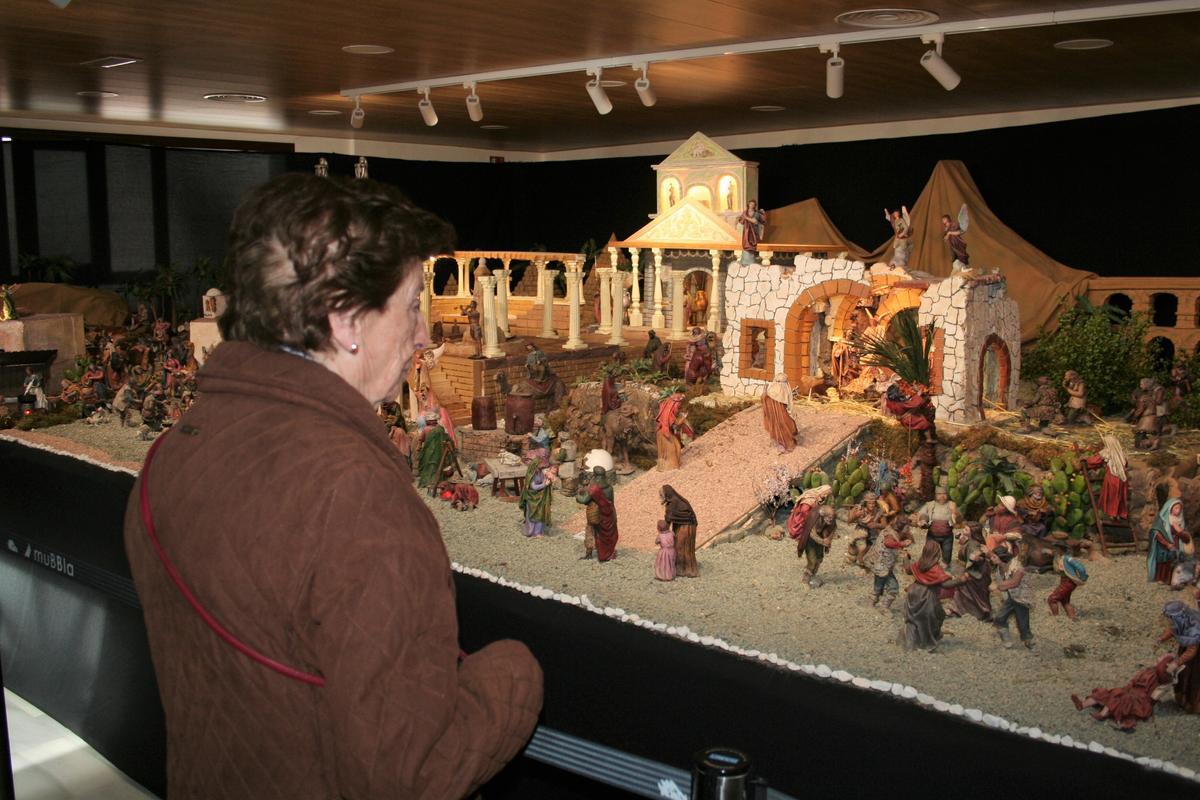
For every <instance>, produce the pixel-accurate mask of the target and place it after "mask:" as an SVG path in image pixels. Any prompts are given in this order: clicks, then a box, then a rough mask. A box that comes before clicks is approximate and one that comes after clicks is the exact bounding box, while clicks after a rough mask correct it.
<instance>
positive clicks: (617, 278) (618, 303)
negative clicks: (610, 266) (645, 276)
mask: <svg viewBox="0 0 1200 800" xmlns="http://www.w3.org/2000/svg"><path fill="white" fill-rule="evenodd" d="M610 283H611V284H612V290H611V291H612V303H613V314H612V336H609V337H608V343H609V344H615V345H617V346H620V345H624V344H628V342H626V341H625V339H624V337H622V336H621V331H622V330H623V329H624V327H625V308H624V306H625V302H624V301H625V273H624V272H621V271H620V270H616V269H614V270H613V271H612V281H611V282H610Z"/></svg>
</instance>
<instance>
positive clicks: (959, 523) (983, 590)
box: [786, 439, 1200, 730]
mask: <svg viewBox="0 0 1200 800" xmlns="http://www.w3.org/2000/svg"><path fill="white" fill-rule="evenodd" d="M1114 444H1115V439H1113V440H1111V441H1110V442H1108V443H1106V448H1107V449H1106V451H1105V452H1103V454H1102V455H1097V456H1093V457H1092V458H1090V459H1087V460H1086V462H1085V463H1086V464H1087V465H1088V466H1089V467H1090V468H1093V469H1096V468H1104V469H1105V470H1106V474H1105V478H1106V483H1105V487H1106V489H1108V491H1109V493H1111V494H1112V495H1114V496H1120V497H1123V496H1124V493H1125V488H1126V487H1125V485H1124V474H1123V470H1124V462H1123V460H1121V455H1122V454H1120V453H1119V451H1118V452H1113V451H1112V449H1111V448H1112V446H1113V445H1114ZM1117 447H1119V445H1117ZM1106 457H1107V458H1108V459H1109V460H1108V461H1106V460H1105V458H1106ZM1114 473H1115V474H1114ZM1118 475H1120V477H1118ZM831 495H832V490H831V488H830V487H829V486H818V487H816V488H813V489H808V490H807V491H805V492H803V493H802V494H801V495H800V496H799V498H798V499H797V500H796V501H795V505H794V507H793V509H792V512H791V514H790V515H789V517H788V520H787V525H786V531H787V534H788V535H789V536H790V537H791V538H792V539H793V540H794V541H795V542H796V548H797V556H799V557H801V558H803V559H804V567H803V579H804V580H805V581H806V582H807V583H808V584H809V586H811V587H813V588H816V587H819V586H820V585H821V579H820V578H819V577H818V571H819V570H820V567H821V563H822V561H823V560H824V558H825V556H826V555H827V554H828V553H829V550H830V548H831V546H832V543H833V539H834V537H835V536H836V534H837V519H836V517H835V514H834V508H833V506H832V505H830V504H829V501H830V499H831ZM1105 501H1107V502H1108V507H1109V508H1111V509H1112V510H1113V511H1114V512H1117V513H1119V509H1118V508H1117V507H1116V506H1115V505H1114V504H1113V502H1112V500H1111V498H1109V497H1106V498H1105ZM910 507H911V506H910ZM902 509H903V499H902V498H901V496H899V495H898V494H897V492H896V491H895V489H894V487H893V486H890V485H884V486H883V487H881V490H880V492H879V493H876V492H870V491H869V492H867V493H866V494H864V495H863V498H862V500H861V502H860V503H859V504H858V505H857V506H855V507H853V508H852V509H851V510H850V511H849V513H848V514H847V521H848V522H849V523H850V524H852V525H853V526H854V527H855V528H856V533H855V535H854V536H853V537H852V538H851V542H850V544H849V547H848V548H847V554H846V558H847V560H848V561H849V562H850V563H851V564H853V565H856V566H858V567H859V568H860V569H861V570H862V572H863V573H864V575H866V576H868V577H869V578H870V579H871V584H870V585H871V589H870V593H869V596H870V603H871V605H872V606H874V607H876V608H878V609H879V610H880V611H881V612H882V613H888V612H889V611H890V610H891V608H892V605H893V603H895V601H896V600H897V599H898V597H899V595H900V582H899V580H898V578H897V575H896V571H897V567H900V568H901V572H902V573H903V574H904V575H906V576H907V577H910V578H911V583H910V584H909V585H908V586H907V588H906V589H905V592H904V601H903V604H902V606H901V611H902V617H903V624H902V627H901V629H900V632H899V636H898V640H899V643H900V644H901V645H902V646H904V647H905V648H906V649H909V650H911V649H924V650H928V651H931V652H932V651H935V650H936V649H937V647H938V645H939V644H940V642H941V640H942V625H943V622H944V621H945V619H946V617H947V616H948V615H949V616H955V617H967V616H970V617H974V618H975V619H977V620H979V621H980V622H983V623H988V624H991V625H993V626H995V629H996V632H997V634H998V636H999V638H1000V640H1001V642H1002V643H1003V645H1004V647H1006V648H1011V647H1013V646H1014V644H1015V642H1014V640H1013V638H1012V634H1011V631H1010V621H1011V620H1014V619H1015V621H1016V628H1017V634H1018V637H1019V639H1020V641H1021V642H1022V643H1023V644H1024V645H1025V646H1026V647H1028V648H1030V649H1032V648H1033V647H1034V635H1033V629H1032V624H1031V617H1032V612H1033V608H1034V606H1035V605H1036V603H1037V597H1036V596H1035V592H1034V588H1033V585H1032V582H1031V580H1030V578H1031V575H1032V574H1033V573H1034V571H1035V570H1036V569H1037V567H1036V566H1034V565H1033V564H1032V563H1030V561H1032V560H1036V559H1035V558H1031V556H1035V555H1037V554H1038V553H1039V552H1040V553H1043V554H1044V553H1045V552H1046V550H1047V549H1049V551H1050V552H1052V553H1053V556H1052V560H1051V561H1050V564H1049V565H1048V566H1049V568H1050V569H1052V570H1053V571H1054V572H1055V573H1056V574H1057V576H1058V578H1059V582H1058V585H1057V586H1056V587H1055V588H1054V590H1053V591H1051V592H1050V594H1049V595H1048V596H1047V597H1046V598H1045V599H1044V602H1045V604H1046V606H1047V608H1048V609H1049V611H1050V613H1051V614H1053V615H1055V616H1057V615H1058V614H1059V612H1060V611H1065V612H1066V615H1067V616H1068V617H1069V618H1070V619H1071V620H1072V621H1074V620H1076V619H1077V617H1078V610H1077V609H1076V606H1075V603H1074V594H1075V592H1076V590H1077V589H1078V588H1079V587H1081V586H1083V585H1085V584H1086V583H1087V580H1088V574H1087V569H1086V568H1085V567H1084V565H1083V563H1082V562H1081V561H1080V560H1079V559H1077V558H1076V557H1074V556H1073V555H1071V553H1070V548H1069V547H1068V544H1067V543H1066V542H1064V541H1060V540H1054V539H1053V538H1050V537H1048V536H1047V532H1046V522H1047V520H1048V519H1049V518H1050V517H1052V511H1051V510H1050V508H1049V505H1048V504H1047V503H1046V500H1045V498H1044V496H1043V495H1042V492H1041V490H1040V487H1037V486H1036V485H1035V486H1034V487H1032V488H1031V490H1030V492H1029V493H1028V494H1027V496H1026V497H1024V498H1022V499H1021V500H1020V501H1017V500H1015V499H1014V498H1013V497H1010V496H1003V497H1001V498H1000V502H999V503H998V504H997V505H996V506H995V507H994V508H991V509H988V510H987V511H986V512H985V514H984V515H983V516H982V517H981V518H980V519H979V520H965V519H964V518H963V515H962V514H961V512H960V510H959V508H958V507H957V505H956V504H955V503H954V501H952V500H951V499H950V498H949V495H948V492H947V490H946V488H945V487H944V486H939V487H938V488H937V490H936V492H935V496H934V499H933V500H931V501H929V502H926V503H924V504H923V505H921V506H920V507H919V508H916V510H915V511H914V512H912V513H904V511H903V510H902ZM913 528H924V529H925V531H926V535H925V541H924V545H923V547H922V549H921V551H920V555H919V556H918V557H917V558H916V559H915V561H914V559H913V558H912V554H911V551H910V548H911V547H912V546H913V543H914V536H913V533H912V530H913ZM956 542H957V545H958V546H957V551H956V549H955V546H954V545H955V543H956ZM1147 559H1148V579H1149V580H1150V581H1158V582H1160V583H1164V584H1167V585H1170V586H1172V587H1173V588H1176V589H1181V588H1183V587H1185V586H1188V585H1194V584H1195V583H1196V578H1197V572H1198V569H1197V561H1196V557H1195V552H1194V543H1193V537H1192V535H1191V533H1190V532H1189V531H1188V528H1187V526H1186V524H1185V521H1184V516H1183V502H1182V500H1181V499H1180V498H1179V497H1171V498H1169V499H1168V500H1167V501H1166V502H1165V503H1164V504H1163V506H1162V509H1161V510H1160V512H1159V514H1158V517H1157V519H1156V521H1155V523H1154V525H1153V526H1152V528H1151V531H1150V548H1149V554H1148V557H1147ZM994 595H997V596H998V597H999V600H1000V602H999V604H998V605H997V604H995V603H994V602H993V596H994ZM1197 597H1198V598H1200V592H1198V593H1197ZM1163 614H1164V616H1165V618H1166V620H1167V622H1168V630H1167V632H1166V633H1164V634H1163V636H1162V637H1161V638H1160V639H1159V641H1160V642H1162V641H1168V640H1170V639H1172V638H1173V639H1175V640H1176V642H1177V644H1178V649H1177V652H1176V653H1175V655H1174V656H1164V657H1163V658H1162V659H1160V660H1159V661H1158V663H1157V664H1156V665H1155V666H1154V667H1151V668H1147V669H1145V670H1142V671H1141V672H1139V673H1138V674H1137V675H1136V676H1134V678H1133V680H1132V681H1131V682H1130V683H1129V684H1127V685H1126V686H1124V687H1120V688H1116V689H1094V690H1093V691H1092V692H1091V693H1090V694H1089V695H1088V696H1087V697H1086V698H1085V699H1080V698H1078V697H1075V696H1073V701H1074V702H1075V704H1076V706H1077V707H1078V708H1081V709H1082V708H1086V707H1095V708H1096V711H1095V713H1094V716H1095V717H1096V719H1098V720H1112V722H1113V723H1114V724H1116V725H1117V726H1118V727H1120V728H1121V729H1124V730H1132V729H1133V727H1134V726H1135V725H1136V724H1137V722H1138V721H1139V720H1145V719H1148V718H1149V717H1150V715H1151V714H1152V712H1153V704H1154V702H1155V701H1157V700H1158V699H1160V698H1162V697H1165V696H1168V695H1170V694H1172V693H1173V694H1174V697H1175V700H1176V702H1177V703H1178V705H1179V706H1180V707H1181V708H1182V709H1184V710H1185V711H1187V712H1189V713H1200V670H1198V669H1197V668H1196V667H1195V657H1196V652H1197V647H1198V645H1200V611H1198V610H1197V609H1195V608H1192V607H1189V606H1187V605H1186V604H1185V603H1182V602H1179V601H1175V602H1171V603H1168V604H1167V605H1166V606H1165V607H1164V609H1163Z"/></svg>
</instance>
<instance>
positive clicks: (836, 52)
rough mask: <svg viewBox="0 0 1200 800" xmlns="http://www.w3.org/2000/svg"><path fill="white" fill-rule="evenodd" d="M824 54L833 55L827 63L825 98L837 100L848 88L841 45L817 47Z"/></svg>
mask: <svg viewBox="0 0 1200 800" xmlns="http://www.w3.org/2000/svg"><path fill="white" fill-rule="evenodd" d="M817 49H819V50H820V51H821V52H822V53H831V54H832V55H830V57H829V60H828V61H826V62H825V96H826V97H828V98H829V99H830V100H837V99H838V98H839V97H841V96H842V92H843V91H844V90H845V88H846V62H845V61H844V60H843V59H842V57H841V55H840V53H841V45H839V44H838V43H837V42H830V43H828V44H821V45H818V46H817Z"/></svg>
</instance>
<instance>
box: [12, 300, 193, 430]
mask: <svg viewBox="0 0 1200 800" xmlns="http://www.w3.org/2000/svg"><path fill="white" fill-rule="evenodd" d="M87 354H88V355H87V362H86V364H85V365H84V366H83V369H82V371H81V372H80V374H79V377H78V378H77V379H76V380H70V379H67V378H64V379H63V380H62V381H61V383H60V386H59V391H58V393H57V394H47V392H46V388H45V383H44V377H43V375H42V374H41V373H40V372H37V371H35V370H34V369H33V368H32V367H27V368H26V370H25V383H24V386H23V387H22V394H25V395H30V396H32V397H33V398H34V407H35V408H38V409H47V408H49V406H50V404H51V403H52V402H54V403H58V404H61V405H68V406H71V405H78V406H79V408H80V415H81V417H82V418H83V419H85V420H86V421H87V422H90V423H104V422H108V421H109V418H110V416H116V417H118V418H119V419H120V421H121V424H122V425H133V424H135V417H134V413H135V412H136V413H137V414H138V417H139V418H140V420H141V434H142V437H143V438H150V437H151V436H152V435H154V434H155V433H158V432H160V431H162V430H163V429H164V428H166V427H170V426H171V425H172V424H174V423H175V422H176V421H177V420H178V419H179V418H180V417H181V416H183V412H184V411H186V410H187V409H188V407H189V406H190V405H191V404H192V401H193V399H194V398H195V396H196V372H197V370H198V369H199V364H198V363H197V361H196V355H195V347H194V345H193V344H192V342H191V341H190V340H189V339H188V338H187V330H186V326H180V327H179V328H178V329H173V328H172V326H171V323H170V322H168V321H167V320H164V319H157V318H155V317H154V316H153V315H152V314H151V312H150V311H149V310H148V309H147V308H146V305H145V304H142V305H140V306H138V310H137V311H136V312H135V313H134V314H132V315H131V318H130V322H129V324H128V326H126V327H125V328H124V329H115V330H112V329H95V330H93V329H89V330H88V332H87Z"/></svg>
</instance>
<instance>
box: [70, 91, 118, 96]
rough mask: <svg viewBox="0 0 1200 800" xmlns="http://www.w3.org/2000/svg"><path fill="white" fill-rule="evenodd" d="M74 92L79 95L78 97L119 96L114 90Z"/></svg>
mask: <svg viewBox="0 0 1200 800" xmlns="http://www.w3.org/2000/svg"><path fill="white" fill-rule="evenodd" d="M75 94H77V95H79V96H80V97H120V96H121V95H119V94H117V93H116V92H95V91H86V92H76V93H75Z"/></svg>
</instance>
